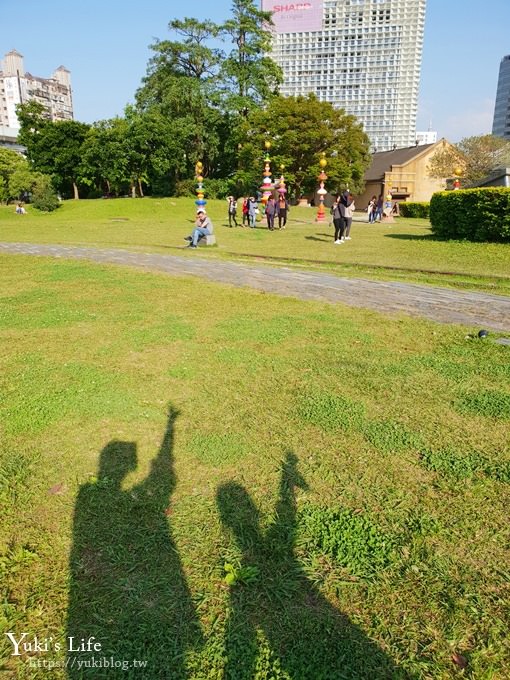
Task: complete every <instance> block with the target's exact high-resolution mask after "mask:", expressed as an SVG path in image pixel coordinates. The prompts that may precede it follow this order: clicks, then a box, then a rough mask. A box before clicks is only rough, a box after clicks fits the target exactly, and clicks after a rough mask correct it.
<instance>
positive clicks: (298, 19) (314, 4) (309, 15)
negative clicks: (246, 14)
mask: <svg viewBox="0 0 510 680" xmlns="http://www.w3.org/2000/svg"><path fill="white" fill-rule="evenodd" d="M322 5H323V0H309V1H308V2H275V0H262V9H263V10H264V12H271V13H272V15H273V23H274V25H275V29H276V32H277V33H298V32H302V31H320V30H321V29H322Z"/></svg>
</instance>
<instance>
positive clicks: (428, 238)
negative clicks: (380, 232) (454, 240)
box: [384, 234, 446, 241]
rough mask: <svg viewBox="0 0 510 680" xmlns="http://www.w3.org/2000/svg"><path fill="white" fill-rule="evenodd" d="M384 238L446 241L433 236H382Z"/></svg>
mask: <svg viewBox="0 0 510 680" xmlns="http://www.w3.org/2000/svg"><path fill="white" fill-rule="evenodd" d="M384 237H385V238H396V239H400V240H401V241H445V240H446V239H444V238H441V237H440V236H436V235H435V234H421V235H418V234H384Z"/></svg>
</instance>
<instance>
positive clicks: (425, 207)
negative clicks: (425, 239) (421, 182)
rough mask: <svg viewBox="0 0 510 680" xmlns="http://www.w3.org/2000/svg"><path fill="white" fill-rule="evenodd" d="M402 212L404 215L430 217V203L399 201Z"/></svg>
mask: <svg viewBox="0 0 510 680" xmlns="http://www.w3.org/2000/svg"><path fill="white" fill-rule="evenodd" d="M398 207H399V211H400V214H401V215H402V217H423V218H424V219H426V220H428V219H429V213H430V203H428V202H427V203H404V202H402V203H399V204H398Z"/></svg>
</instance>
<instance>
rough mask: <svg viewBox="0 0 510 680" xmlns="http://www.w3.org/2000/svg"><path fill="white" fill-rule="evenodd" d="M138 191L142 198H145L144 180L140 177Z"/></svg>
mask: <svg viewBox="0 0 510 680" xmlns="http://www.w3.org/2000/svg"><path fill="white" fill-rule="evenodd" d="M138 193H139V195H140V198H143V189H142V180H141V179H138Z"/></svg>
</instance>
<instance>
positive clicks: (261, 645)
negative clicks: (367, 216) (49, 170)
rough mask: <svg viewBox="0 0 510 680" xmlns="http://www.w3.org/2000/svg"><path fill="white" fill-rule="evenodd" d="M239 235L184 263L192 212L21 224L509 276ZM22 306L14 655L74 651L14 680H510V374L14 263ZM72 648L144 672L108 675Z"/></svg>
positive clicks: (7, 325)
mask: <svg viewBox="0 0 510 680" xmlns="http://www.w3.org/2000/svg"><path fill="white" fill-rule="evenodd" d="M147 206H149V207H150V210H147ZM223 208H224V206H223V205H222V204H219V203H212V204H211V214H212V215H213V218H214V219H215V222H216V225H217V236H218V241H219V247H218V248H216V249H215V248H211V249H210V251H207V252H204V251H203V250H202V249H201V250H200V251H199V252H196V253H190V252H189V251H180V250H177V248H178V247H180V246H181V245H182V244H183V243H184V242H183V241H182V240H181V239H182V236H183V234H185V233H186V232H187V230H188V229H189V221H188V219H189V215H190V213H191V210H192V202H191V201H188V202H186V201H171V200H165V201H160V202H158V201H149V200H148V201H139V202H137V201H134V202H130V201H125V202H124V201H104V202H94V203H85V202H83V203H79V204H72V203H69V204H66V205H65V206H64V207H63V208H62V210H61V211H59V212H57V213H56V214H53V215H47V216H41V215H35V214H32V213H31V211H29V214H28V215H27V216H26V219H25V218H22V219H21V218H20V217H17V216H15V215H14V216H11V212H10V211H8V210H7V209H5V208H3V209H2V211H1V213H0V215H1V216H0V219H1V223H0V224H1V227H0V229H1V240H13V241H14V240H19V241H40V242H66V243H92V244H95V245H98V246H112V245H115V246H119V247H129V248H136V249H148V250H153V249H154V250H156V249H157V250H160V251H161V252H169V253H179V254H180V253H181V252H182V253H183V254H184V253H185V254H186V256H195V255H196V256H198V257H222V256H223V255H224V254H225V255H226V253H231V252H233V253H241V252H244V251H246V252H250V251H252V253H254V254H255V253H257V252H258V253H259V254H274V255H277V256H278V255H280V256H283V255H289V256H292V257H296V258H298V259H299V258H305V257H310V258H312V259H314V258H318V259H321V260H324V261H327V262H336V263H338V271H342V267H343V266H344V265H343V264H342V258H344V260H345V261H346V262H347V261H349V265H350V266H351V267H355V266H356V260H357V258H359V259H361V258H362V256H363V259H366V258H369V259H370V260H371V264H372V265H373V266H375V265H376V263H377V262H378V261H380V263H381V265H382V264H383V263H385V264H386V265H390V264H391V266H393V265H403V264H404V262H407V263H412V262H414V264H415V266H418V265H419V266H421V265H423V266H425V264H427V269H434V268H436V267H437V268H442V267H448V268H449V269H452V268H454V263H453V262H452V261H451V260H449V259H448V256H447V253H448V252H450V251H452V252H453V250H454V248H455V247H456V246H458V248H459V253H462V254H461V255H458V258H457V260H456V261H455V266H457V267H458V268H459V271H462V270H463V269H464V267H467V266H468V265H467V263H468V262H470V263H472V265H473V267H475V265H476V267H478V268H477V269H474V271H475V273H477V274H478V275H480V276H482V275H483V276H485V277H489V275H491V274H492V273H498V274H499V275H501V276H503V275H504V267H503V256H502V255H500V252H501V251H500V250H499V248H502V247H501V246H498V247H494V246H490V247H489V246H483V245H482V246H475V245H468V244H451V243H441V242H438V241H434V240H433V239H432V238H431V237H430V235H429V232H428V230H427V228H426V226H425V225H423V224H422V225H418V224H411V223H410V222H407V223H406V222H399V223H398V224H397V225H395V226H394V227H392V230H390V229H389V228H388V227H386V226H384V225H381V226H376V227H369V226H368V225H365V224H359V225H358V224H355V225H354V227H353V240H352V241H351V243H350V244H349V245H345V246H341V249H335V247H334V246H333V245H332V244H331V242H330V240H328V238H329V237H326V236H322V234H329V229H328V227H327V225H326V226H320V227H318V226H317V225H315V224H313V223H311V222H308V223H307V222H305V221H304V219H303V221H302V222H297V221H296V222H291V224H290V225H289V228H288V229H287V230H286V231H285V232H282V233H274V234H272V233H271V234H270V233H266V232H265V231H263V230H261V229H257V230H255V232H249V231H248V230H247V229H238V230H229V229H228V228H227V227H225V226H223V223H222V214H223ZM307 215H308V216H309V215H310V213H306V212H305V211H302V212H298V211H297V210H296V211H293V215H292V217H293V219H296V218H298V216H300V217H301V216H307ZM121 217H122V218H123V221H120V218H121ZM398 234H400V235H407V236H413V235H414V236H415V237H417V238H415V239H409V238H395V236H397V235H398ZM309 236H313V237H314V238H313V239H307V237H309ZM316 239H320V240H316ZM376 242H377V243H379V244H380V248H381V252H379V253H377V248H376ZM421 248H423V249H426V251H427V253H428V254H424V253H423V252H420V249H421ZM503 249H504V248H503ZM507 252H508V251H507ZM370 253H372V254H371V255H369V254H370ZM398 253H400V254H398ZM403 253H405V254H406V255H405V257H404V255H403ZM413 253H414V256H413ZM476 253H485V254H487V256H489V255H490V256H491V257H494V260H495V262H497V263H499V264H498V265H497V266H496V265H494V266H493V267H491V268H488V267H485V268H484V266H483V264H482V262H481V259H482V258H481V257H477V255H476ZM413 257H414V260H413ZM406 258H407V259H406ZM452 259H453V258H452ZM498 267H499V269H498ZM489 269H490V271H489ZM351 271H354V269H351ZM0 285H1V288H0V292H1V296H2V300H1V305H0V342H1V352H0V368H1V371H0V429H1V456H0V465H1V467H0V482H1V487H0V501H1V505H2V523H1V529H0V536H1V540H0V548H1V556H0V569H1V582H2V588H3V596H2V600H1V602H2V610H1V617H2V629H3V630H4V631H12V632H15V633H16V634H17V635H18V636H19V635H20V634H21V633H22V632H26V633H27V639H30V640H33V637H34V636H38V637H39V638H48V639H49V638H51V639H52V642H51V644H50V645H49V650H48V652H47V653H44V654H43V655H41V654H34V653H30V652H23V653H22V654H21V656H20V657H15V656H12V653H13V645H12V644H11V642H10V641H9V639H8V638H6V637H5V636H2V645H1V651H2V659H3V661H2V665H1V666H0V668H1V669H2V671H3V673H4V675H5V677H6V678H20V679H22V680H23V679H30V680H32V679H36V680H37V679H38V678H41V679H42V678H47V677H55V678H73V679H74V678H76V679H78V678H100V677H123V678H124V677H125V678H140V677H143V678H194V679H195V678H196V679H220V678H225V679H229V680H251V679H252V678H257V679H258V680H273V679H274V678H284V679H287V680H290V679H292V680H302V679H307V680H308V679H309V680H320V679H322V680H336V679H341V678H342V679H343V678H350V679H352V680H360V679H362V678H367V679H368V678H370V679H375V678H377V679H379V678H387V679H388V680H390V679H391V680H394V679H396V678H397V679H398V678H414V679H426V678H427V679H428V678H441V679H446V678H452V677H466V678H467V677H470V678H491V680H504V679H505V678H507V677H508V667H509V663H510V655H509V647H508V639H509V638H508V628H509V620H508V601H509V596H510V593H509V574H508V564H509V563H510V554H509V549H508V548H509V523H508V507H509V502H510V494H509V482H510V448H509V440H508V427H509V423H510V361H509V355H508V349H509V348H508V347H505V346H501V345H497V344H495V343H494V342H492V340H491V339H490V338H488V339H487V340H478V339H468V338H466V334H467V329H466V328H462V327H459V326H453V325H452V326H445V325H438V324H434V323H432V322H428V321H420V320H416V319H410V318H407V317H401V318H399V317H392V318H391V319H389V318H387V317H384V316H381V315H378V314H377V313H375V312H369V311H364V310H352V309H348V308H346V307H343V306H342V305H334V306H333V305H328V304H321V303H316V302H302V301H298V300H293V299H290V298H281V297H276V296H272V295H269V294H263V293H259V292H256V291H249V290H238V289H233V288H230V287H228V286H221V285H217V284H210V283H207V284H204V283H203V282H198V281H197V279H192V278H173V277H167V276H164V275H159V274H151V273H147V272H143V273H140V272H135V271H132V270H129V269H127V268H123V267H113V266H97V265H91V264H84V263H77V262H66V261H63V260H50V259H45V258H30V257H23V256H6V255H2V256H0ZM70 636H71V637H73V638H74V639H75V641H76V640H81V639H84V640H89V639H90V638H91V637H94V638H95V640H96V641H97V642H98V644H100V652H97V653H95V654H94V657H95V658H96V659H99V658H101V659H102V658H106V659H111V660H112V663H113V662H115V663H118V664H130V665H127V666H125V670H122V668H120V667H119V666H117V667H116V668H117V670H113V667H112V668H111V669H110V670H106V669H104V668H103V669H102V670H98V669H97V668H91V667H87V666H86V665H85V664H86V663H89V666H90V662H91V654H90V653H86V652H83V651H82V652H79V651H77V652H75V651H72V650H69V645H68V642H67V641H68V639H69V637H70ZM55 643H59V645H60V649H57V648H56V644H55ZM37 659H39V660H40V659H45V660H46V661H48V662H50V661H51V663H52V664H53V667H52V669H51V672H49V671H48V667H46V668H43V667H38V666H37V665H36V662H37ZM135 661H136V662H137V663H140V664H146V665H145V667H144V668H145V670H141V668H142V665H140V666H136V667H135V666H134V662H135ZM80 663H81V667H80ZM66 664H67V665H66ZM464 666H465V670H464V671H462V670H461V669H462V668H463V667H464Z"/></svg>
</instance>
